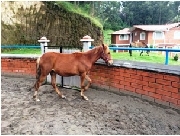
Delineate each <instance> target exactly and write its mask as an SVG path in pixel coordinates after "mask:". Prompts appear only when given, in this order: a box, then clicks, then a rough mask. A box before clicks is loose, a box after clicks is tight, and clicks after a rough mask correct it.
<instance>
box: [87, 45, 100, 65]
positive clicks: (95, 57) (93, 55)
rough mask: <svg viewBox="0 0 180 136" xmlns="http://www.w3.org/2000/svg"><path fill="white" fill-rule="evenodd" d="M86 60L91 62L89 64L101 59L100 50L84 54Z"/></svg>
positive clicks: (95, 49)
mask: <svg viewBox="0 0 180 136" xmlns="http://www.w3.org/2000/svg"><path fill="white" fill-rule="evenodd" d="M86 54H87V57H88V60H90V61H91V63H94V62H96V61H97V60H98V59H100V57H101V49H100V47H99V48H94V49H92V50H89V51H88V52H86Z"/></svg>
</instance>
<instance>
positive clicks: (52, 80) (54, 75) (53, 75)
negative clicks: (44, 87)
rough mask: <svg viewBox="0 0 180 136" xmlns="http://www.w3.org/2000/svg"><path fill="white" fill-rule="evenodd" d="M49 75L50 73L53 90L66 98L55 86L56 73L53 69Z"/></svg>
mask: <svg viewBox="0 0 180 136" xmlns="http://www.w3.org/2000/svg"><path fill="white" fill-rule="evenodd" d="M50 75H51V84H52V86H53V88H54V89H55V91H56V92H57V94H58V95H59V96H60V97H61V98H66V97H65V96H64V95H62V93H61V92H60V91H59V89H58V87H57V86H56V73H55V72H54V71H51V72H50Z"/></svg>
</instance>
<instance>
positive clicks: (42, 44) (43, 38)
mask: <svg viewBox="0 0 180 136" xmlns="http://www.w3.org/2000/svg"><path fill="white" fill-rule="evenodd" d="M38 42H39V43H40V46H41V54H43V53H45V52H44V46H47V43H48V42H50V40H47V38H46V37H45V36H43V37H41V39H40V40H38Z"/></svg>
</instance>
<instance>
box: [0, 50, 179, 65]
mask: <svg viewBox="0 0 180 136" xmlns="http://www.w3.org/2000/svg"><path fill="white" fill-rule="evenodd" d="M2 53H4V54H5V53H6V54H41V50H40V49H23V48H22V49H17V50H10V51H3V52H2ZM111 54H112V57H113V59H119V60H132V61H140V62H151V63H161V64H164V63H165V56H164V55H162V54H158V53H155V52H150V56H147V55H146V53H145V52H144V53H143V56H140V55H139V54H140V52H136V51H133V55H132V56H131V57H130V55H129V52H119V53H115V52H113V51H111ZM169 65H180V62H179V61H175V60H174V59H173V57H170V56H169Z"/></svg>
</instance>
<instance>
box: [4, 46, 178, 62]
mask: <svg viewBox="0 0 180 136" xmlns="http://www.w3.org/2000/svg"><path fill="white" fill-rule="evenodd" d="M7 48H11V49H12V48H14V49H15V48H39V49H40V48H41V46H40V45H8V46H5V45H3V46H1V49H7ZM90 48H91V49H92V48H93V46H91V47H90ZM109 49H110V50H145V51H147V50H148V51H164V52H165V53H166V56H165V65H168V60H169V52H180V49H163V48H129V47H109Z"/></svg>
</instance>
